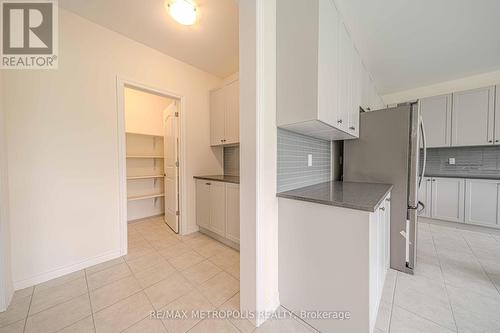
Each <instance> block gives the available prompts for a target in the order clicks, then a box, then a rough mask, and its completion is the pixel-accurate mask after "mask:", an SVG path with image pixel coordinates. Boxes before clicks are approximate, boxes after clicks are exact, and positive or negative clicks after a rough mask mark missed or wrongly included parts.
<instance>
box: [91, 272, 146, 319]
mask: <svg viewBox="0 0 500 333" xmlns="http://www.w3.org/2000/svg"><path fill="white" fill-rule="evenodd" d="M141 289H142V288H141V286H140V285H139V282H137V280H136V279H135V277H133V276H129V277H126V278H124V279H121V280H118V281H116V282H113V283H110V284H108V285H106V286H104V287H102V288H99V289H96V290H93V291H91V292H90V299H91V301H92V309H93V311H94V312H97V311H100V310H102V309H103V308H105V307H107V306H110V305H112V304H114V303H116V302H118V301H120V300H122V299H124V298H127V297H129V296H130V295H132V294H135V293H137V292H138V291H139V290H141Z"/></svg>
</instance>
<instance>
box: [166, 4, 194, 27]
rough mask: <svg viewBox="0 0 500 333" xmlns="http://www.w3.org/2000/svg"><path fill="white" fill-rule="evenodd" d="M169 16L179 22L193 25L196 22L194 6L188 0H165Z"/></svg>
mask: <svg viewBox="0 0 500 333" xmlns="http://www.w3.org/2000/svg"><path fill="white" fill-rule="evenodd" d="M167 4H168V12H169V14H170V16H172V18H173V19H174V20H176V21H177V22H179V23H180V24H184V25H193V24H194V23H195V22H196V6H195V5H194V4H193V3H191V2H190V1H188V0H167Z"/></svg>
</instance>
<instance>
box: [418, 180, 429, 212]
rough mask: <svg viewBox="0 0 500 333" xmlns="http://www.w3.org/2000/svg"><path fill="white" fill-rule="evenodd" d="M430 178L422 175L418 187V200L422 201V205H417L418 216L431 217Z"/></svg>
mask: <svg viewBox="0 0 500 333" xmlns="http://www.w3.org/2000/svg"><path fill="white" fill-rule="evenodd" d="M431 185H432V178H429V177H424V178H423V179H422V184H421V185H420V188H419V189H418V201H420V202H422V204H423V205H424V207H423V208H422V207H419V213H418V215H419V216H422V217H429V218H430V217H431V208H432V186H431Z"/></svg>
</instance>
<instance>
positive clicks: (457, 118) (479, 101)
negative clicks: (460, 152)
mask: <svg viewBox="0 0 500 333" xmlns="http://www.w3.org/2000/svg"><path fill="white" fill-rule="evenodd" d="M494 108H495V87H485V88H479V89H474V90H467V91H461V92H457V93H454V94H453V115H452V145H454V146H474V145H488V144H493V136H494V135H493V131H494Z"/></svg>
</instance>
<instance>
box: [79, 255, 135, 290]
mask: <svg viewBox="0 0 500 333" xmlns="http://www.w3.org/2000/svg"><path fill="white" fill-rule="evenodd" d="M131 274H132V272H131V271H130V269H129V268H128V265H127V264H126V263H124V262H123V263H121V264H118V265H115V266H112V267H110V268H107V269H104V270H102V271H99V272H97V273H94V274H91V275H88V276H87V282H88V285H89V289H90V290H95V289H97V288H100V287H103V286H105V285H107V284H109V283H111V282H115V281H117V280H121V279H123V278H125V277H127V276H130V275H131Z"/></svg>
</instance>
